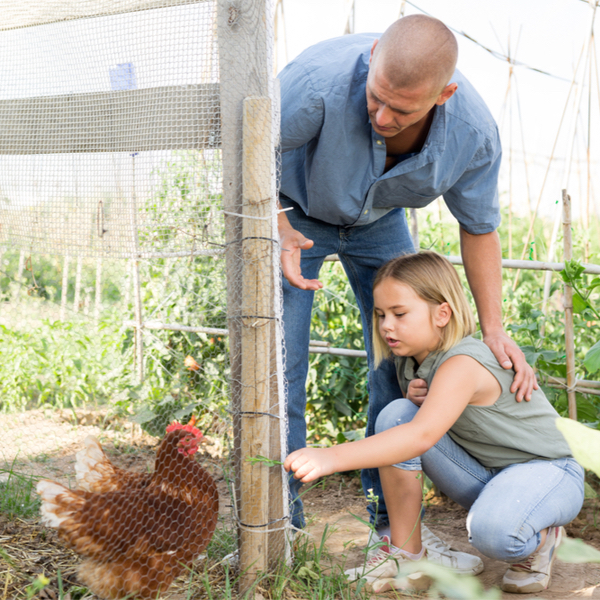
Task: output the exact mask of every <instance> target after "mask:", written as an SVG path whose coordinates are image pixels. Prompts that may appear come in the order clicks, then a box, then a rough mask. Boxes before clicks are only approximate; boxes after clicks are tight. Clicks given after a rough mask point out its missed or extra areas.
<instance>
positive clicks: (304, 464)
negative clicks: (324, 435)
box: [283, 448, 336, 483]
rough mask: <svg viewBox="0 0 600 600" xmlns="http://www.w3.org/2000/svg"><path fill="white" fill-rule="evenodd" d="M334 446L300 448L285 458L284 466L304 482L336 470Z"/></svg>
mask: <svg viewBox="0 0 600 600" xmlns="http://www.w3.org/2000/svg"><path fill="white" fill-rule="evenodd" d="M334 459H335V455H334V453H333V452H332V448H300V450H296V451H295V452H292V453H291V454H290V455H288V457H287V458H286V459H285V462H284V463H283V468H284V469H285V470H286V471H288V473H289V471H292V472H293V473H294V477H295V478H296V479H300V481H302V482H303V483H308V482H309V481H314V480H315V479H318V478H319V477H323V476H324V475H331V474H332V473H335V472H336V468H335V464H334V462H335V461H334Z"/></svg>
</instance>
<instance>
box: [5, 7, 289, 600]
mask: <svg viewBox="0 0 600 600" xmlns="http://www.w3.org/2000/svg"><path fill="white" fill-rule="evenodd" d="M5 8H6V12H5V15H6V17H7V18H6V21H5V22H4V23H3V25H2V27H0V55H1V56H2V64H3V65H6V69H5V71H3V81H4V83H3V86H2V90H0V131H1V132H2V136H0V137H1V138H2V142H0V167H1V169H0V173H1V174H0V352H1V353H2V355H3V357H4V359H3V360H2V361H1V362H2V366H1V367H0V423H1V425H0V429H1V430H2V436H1V438H0V492H1V493H0V502H1V505H0V536H1V537H2V542H3V548H5V550H3V551H2V552H1V553H0V563H2V566H3V567H4V569H3V570H4V572H5V573H6V576H7V579H6V580H5V588H4V591H5V593H6V594H8V596H7V597H19V595H24V594H25V595H26V594H27V593H30V592H32V590H33V591H34V592H35V591H36V590H38V588H40V589H41V588H42V587H44V586H46V588H47V593H50V592H51V591H52V590H54V592H52V593H58V592H59V591H60V592H61V593H62V591H63V590H64V591H67V590H69V589H71V590H75V589H76V588H77V586H80V588H77V589H82V590H87V592H80V593H87V594H92V595H89V596H88V597H95V596H94V595H93V594H95V595H96V596H97V597H100V598H121V597H125V596H127V595H130V596H132V597H133V596H135V597H138V596H139V597H141V598H142V597H148V598H155V597H156V595H157V594H158V593H160V594H161V595H162V597H165V598H168V597H179V596H177V594H179V593H181V592H182V590H183V589H186V590H187V592H186V593H192V592H193V593H195V594H202V590H204V591H206V589H205V588H207V587H208V588H210V587H211V586H212V587H214V585H217V584H215V583H214V581H213V579H214V578H215V577H216V578H217V579H218V574H219V573H221V574H222V573H223V565H227V568H228V569H230V570H233V571H234V572H236V573H238V572H242V573H243V576H242V578H241V586H242V590H244V589H248V588H249V587H250V586H251V585H252V583H253V582H254V580H255V579H256V577H257V574H258V573H259V572H264V571H267V570H268V569H269V568H271V567H272V566H273V565H274V564H276V562H277V561H279V560H281V559H285V557H286V556H288V553H289V550H287V548H288V545H287V543H286V538H285V535H284V531H285V528H286V526H287V517H286V511H287V507H286V504H287V502H286V501H285V498H286V494H287V490H286V482H285V477H284V475H283V472H282V470H281V468H280V467H279V466H269V464H270V463H265V462H264V461H263V460H254V459H256V458H257V457H261V456H262V457H267V458H269V459H273V460H275V461H278V460H280V459H281V458H282V453H283V452H284V451H285V434H286V425H285V422H286V420H285V416H284V415H285V410H284V407H285V399H284V398H285V394H284V385H283V376H282V368H281V365H282V361H283V353H284V350H283V346H282V341H281V333H280V329H281V319H280V301H279V297H278V292H277V290H278V289H279V284H278V279H277V278H278V276H279V275H278V268H277V259H276V253H277V252H278V245H277V241H276V239H274V237H275V236H274V233H273V232H274V228H273V223H274V219H275V218H276V214H275V202H274V198H275V173H276V154H275V147H276V142H277V140H276V131H277V118H278V117H277V115H278V105H277V95H276V92H275V87H274V84H273V80H272V65H271V63H270V61H271V55H272V31H271V28H272V25H270V24H271V23H272V21H273V19H272V18H271V12H272V10H273V7H272V6H271V3H270V2H265V1H263V2H256V1H248V2H245V3H232V2H221V1H218V2H217V1H192V0H163V1H156V0H120V1H118V2H115V1H113V0H110V1H109V0H106V1H101V2H97V1H95V2H89V3H88V2H86V3H80V2H60V3H59V2H56V1H54V0H45V1H44V2H40V3H36V6H34V7H24V6H23V5H22V4H19V3H16V2H15V3H9V6H7V7H5ZM34 431H35V435H33V432H34ZM249 459H251V460H249ZM36 490H37V492H36ZM40 514H41V519H40ZM32 556H34V559H32ZM38 574H43V575H44V576H45V577H46V578H47V580H43V579H39V578H38V579H34V577H35V575H38ZM213 584H214V585H213ZM36 586H37V587H36ZM190 590H191V591H190ZM73 593H74V592H73ZM11 594H12V596H11ZM194 597H196V596H194ZM199 597H200V596H199Z"/></svg>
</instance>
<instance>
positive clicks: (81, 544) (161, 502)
mask: <svg viewBox="0 0 600 600" xmlns="http://www.w3.org/2000/svg"><path fill="white" fill-rule="evenodd" d="M167 431H168V433H167V434H166V435H165V437H164V438H163V440H162V442H161V444H160V447H159V448H158V451H157V454H156V462H155V468H154V472H153V473H152V475H150V476H147V475H146V474H142V476H141V477H140V478H135V477H134V478H132V479H127V478H123V480H122V481H123V485H122V487H121V488H120V489H118V487H116V485H117V484H116V479H114V476H115V473H118V472H117V471H115V473H113V478H112V479H110V478H109V479H108V481H111V482H112V483H111V485H112V487H110V488H109V489H110V491H102V492H90V491H85V490H69V489H67V488H65V487H64V486H62V485H60V484H58V483H55V482H53V481H49V480H42V481H40V482H39V483H38V485H37V491H38V494H40V496H41V497H42V507H41V512H42V517H43V520H44V521H45V522H46V523H47V524H48V525H50V526H51V527H56V528H57V529H58V533H59V535H60V537H61V538H62V539H63V540H65V542H66V543H67V544H68V545H69V546H70V547H71V548H73V549H74V550H75V551H76V552H78V553H79V554H81V555H82V556H84V557H85V558H86V560H84V561H83V563H82V564H81V565H80V567H79V571H78V575H79V578H80V580H81V581H82V582H83V583H85V584H86V585H87V586H88V588H89V589H90V590H91V591H92V592H94V593H95V594H97V595H98V596H100V597H103V598H110V599H116V598H122V597H124V596H128V597H129V598H156V597H157V594H159V593H161V592H164V591H165V590H166V589H167V588H168V587H169V585H170V584H171V583H172V581H173V579H175V577H177V576H178V575H180V574H182V573H183V572H184V571H185V570H186V567H189V566H191V565H192V563H193V561H194V559H195V558H197V557H198V556H199V555H200V554H201V553H202V551H203V550H204V549H205V548H206V546H207V545H208V542H209V541H210V538H211V537H212V534H213V531H214V529H215V527H216V524H217V517H218V509H219V498H218V493H217V487H216V485H215V483H214V481H213V479H212V477H211V476H210V475H209V474H208V473H207V472H206V471H205V470H204V469H203V468H202V467H200V465H199V464H198V463H197V462H196V461H195V460H194V459H193V458H192V456H193V454H194V453H195V452H196V451H197V449H198V441H199V439H200V437H201V436H202V434H201V433H200V432H199V431H198V430H197V429H196V428H195V427H192V426H190V425H185V426H181V425H179V424H177V425H171V426H169V428H167ZM107 460H108V459H107ZM98 481H99V480H98ZM97 483H98V482H97V481H96V484H97Z"/></svg>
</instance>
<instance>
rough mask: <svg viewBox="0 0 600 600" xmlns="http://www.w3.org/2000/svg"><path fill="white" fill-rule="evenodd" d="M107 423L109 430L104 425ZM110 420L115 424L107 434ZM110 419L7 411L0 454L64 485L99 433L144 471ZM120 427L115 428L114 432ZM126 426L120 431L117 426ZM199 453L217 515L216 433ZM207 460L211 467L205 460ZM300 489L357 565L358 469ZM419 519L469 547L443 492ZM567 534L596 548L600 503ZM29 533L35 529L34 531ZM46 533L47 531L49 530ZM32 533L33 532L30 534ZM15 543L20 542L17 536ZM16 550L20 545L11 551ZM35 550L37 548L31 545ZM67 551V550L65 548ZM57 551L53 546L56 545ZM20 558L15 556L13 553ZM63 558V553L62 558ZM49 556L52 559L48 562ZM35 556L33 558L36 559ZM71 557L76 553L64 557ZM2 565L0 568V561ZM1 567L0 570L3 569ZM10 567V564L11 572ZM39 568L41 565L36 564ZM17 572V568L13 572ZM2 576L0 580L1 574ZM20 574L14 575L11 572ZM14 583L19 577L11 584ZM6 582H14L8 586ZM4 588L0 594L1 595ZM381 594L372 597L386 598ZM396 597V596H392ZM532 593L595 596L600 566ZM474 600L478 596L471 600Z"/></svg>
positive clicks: (24, 524) (139, 438) (342, 558)
mask: <svg viewBox="0 0 600 600" xmlns="http://www.w3.org/2000/svg"><path fill="white" fill-rule="evenodd" d="M107 425H108V426H109V430H108V431H107V430H106V427H107ZM111 425H114V429H113V431H112V432H111V431H110V429H111ZM117 425H118V424H117V423H114V424H111V423H110V419H107V416H106V415H105V414H103V413H100V412H99V411H89V412H84V411H78V413H77V414H76V413H74V411H52V412H43V411H41V410H40V411H29V412H27V413H18V414H13V415H0V431H2V432H3V435H2V445H3V451H4V452H3V454H6V453H7V452H8V453H9V454H10V451H11V450H14V452H15V456H12V457H11V456H3V457H2V458H3V459H4V460H8V462H9V464H10V463H11V462H12V460H14V463H13V467H14V468H15V470H21V469H22V470H23V471H24V472H28V473H30V474H32V475H37V476H42V477H49V478H52V479H55V480H56V481H61V482H62V483H65V484H67V485H68V484H69V483H71V484H72V483H73V479H74V478H73V474H74V468H73V467H74V462H75V460H74V459H75V456H74V455H75V453H76V452H77V451H78V450H80V449H81V447H82V445H83V444H82V442H83V439H84V438H85V436H86V435H89V434H91V435H96V436H99V437H100V438H101V439H102V440H103V443H106V446H109V447H110V446H112V444H111V443H110V442H111V440H112V441H113V443H115V444H116V445H115V446H114V447H112V448H107V450H109V452H110V455H111V459H112V460H114V461H115V463H116V464H118V466H120V467H124V468H127V469H131V470H134V471H145V470H147V469H148V468H149V467H150V468H151V465H152V464H153V462H154V452H155V450H154V446H155V444H156V439H155V438H150V437H149V436H146V435H145V434H142V433H141V431H139V428H138V430H137V432H136V431H134V430H132V429H131V430H129V431H128V430H127V428H128V427H130V426H127V427H126V428H121V427H118V426H117ZM119 429H120V432H119V433H117V432H118V431H119ZM123 429H125V431H123ZM23 438H25V439H28V440H30V441H31V448H30V450H31V456H30V457H28V459H25V460H20V459H21V456H19V453H18V451H17V450H16V449H17V448H18V447H19V446H20V445H21V444H20V443H19V442H22V440H23ZM201 450H202V454H203V455H204V459H203V462H204V461H206V462H204V464H205V465H206V466H207V467H208V468H209V470H211V471H212V472H213V473H214V475H215V478H216V480H217V484H218V486H219V492H220V495H221V513H222V514H223V516H225V515H226V513H228V512H229V510H230V502H229V497H228V492H227V486H226V484H225V482H224V480H223V478H222V475H220V471H221V468H220V467H222V462H223V456H224V453H225V452H224V448H223V447H222V445H221V443H220V441H219V439H218V438H213V439H211V437H210V436H206V443H205V444H203V445H202V447H201ZM211 463H212V468H211V466H210V464H211ZM592 484H593V485H594V487H595V488H596V489H597V491H600V485H598V482H597V481H595V482H592ZM306 488H307V489H306V491H305V493H304V494H303V499H304V502H305V512H306V515H307V529H306V530H305V531H306V532H307V533H306V535H308V536H310V537H311V538H312V539H313V540H314V542H315V544H317V546H318V545H319V544H320V543H321V540H322V539H323V536H324V535H325V538H326V545H327V548H328V551H329V553H330V555H331V558H332V560H333V561H334V562H335V563H337V564H339V565H340V566H341V567H342V568H349V567H352V566H356V565H358V564H359V563H360V562H361V560H362V559H363V557H364V553H363V552H362V549H363V548H364V546H365V544H366V541H367V538H368V531H369V530H368V527H367V526H366V524H365V523H364V522H361V519H362V520H363V521H366V520H367V519H368V516H367V511H366V502H365V499H364V496H363V493H362V489H361V486H360V479H359V477H358V476H357V474H341V475H334V476H331V477H328V478H325V479H323V480H321V481H320V482H318V483H317V484H316V485H313V486H312V487H310V488H309V487H308V486H306ZM426 504H427V507H426V512H425V519H424V522H425V523H426V524H427V525H428V526H429V528H430V529H431V530H432V531H433V532H434V533H435V534H436V535H438V536H439V537H441V538H442V539H443V540H445V541H446V542H448V543H450V544H451V545H452V546H453V547H455V548H456V549H458V550H462V551H466V552H473V553H475V554H477V552H476V551H475V550H473V549H472V548H471V547H470V545H469V543H468V541H467V533H466V528H465V520H466V511H465V510H464V509H462V508H461V507H460V506H458V505H457V504H455V503H454V502H452V501H451V500H449V499H448V498H445V497H433V498H430V499H428V500H427V502H426ZM1 517H2V516H1V515H0V539H1V540H3V542H4V541H6V540H13V539H14V540H15V541H16V540H22V539H25V538H29V537H31V536H32V535H33V533H36V535H37V534H39V533H40V532H39V531H37V530H38V529H40V531H41V528H40V526H39V525H38V524H37V521H38V519H34V520H33V522H30V521H26V520H21V519H16V520H15V519H7V518H5V517H4V518H1ZM567 531H568V534H569V536H571V537H579V538H582V539H583V540H585V541H586V542H587V543H589V544H591V545H593V546H594V547H596V548H598V549H600V501H599V500H586V503H585V505H584V508H583V510H582V511H581V513H580V514H579V516H578V517H577V519H576V520H575V521H574V522H573V523H571V524H570V525H569V526H568V527H567ZM32 532H33V533H32ZM50 535H51V534H50ZM34 537H35V536H34ZM54 537H55V536H52V535H51V538H52V539H48V540H47V542H48V543H47V544H45V545H46V546H48V547H49V548H50V549H52V546H53V544H55V543H56V541H54ZM15 543H17V544H19V543H20V542H18V541H16V542H15ZM17 549H18V548H17ZM22 550H23V552H22V553H23V564H22V565H21V566H20V569H21V571H22V573H21V574H22V575H23V577H25V578H26V579H27V580H28V581H32V578H33V576H34V575H35V574H36V573H38V572H40V568H41V565H42V563H45V562H48V566H50V564H51V563H53V562H54V559H53V558H52V557H51V556H50V557H48V560H47V561H46V560H45V559H44V560H42V558H39V557H38V558H39V560H40V561H41V562H40V564H39V565H38V564H33V563H34V562H35V561H33V562H32V560H31V557H29V558H28V557H27V556H26V554H27V548H25V547H23V548H22ZM36 552H37V554H40V550H39V548H38V549H37V550H36ZM69 552H70V551H69ZM54 553H55V554H56V546H54ZM19 556H20V555H19ZM480 556H481V555H480ZM65 558H68V557H65ZM481 558H482V560H483V562H484V564H485V570H484V571H483V573H482V574H481V575H479V579H480V580H481V582H482V584H483V585H484V587H485V588H489V587H492V586H498V585H499V584H500V581H501V579H502V575H503V573H504V571H505V569H506V565H505V564H503V563H500V562H498V561H493V560H490V559H488V558H486V557H484V556H481ZM51 559H52V560H51ZM36 560H37V559H36ZM69 560H70V562H76V561H77V557H76V556H75V555H73V556H72V558H70V559H69ZM0 563H2V560H0ZM5 566H6V565H5ZM1 570H2V569H0V571H1ZM9 570H10V569H9ZM42 570H45V569H42ZM15 573H16V571H15ZM0 579H2V577H0ZM17 579H20V577H17ZM14 584H15V585H16V584H17V581H15V582H14ZM3 587H4V589H3V590H2V589H0V598H11V597H13V596H11V593H10V591H8V595H7V590H8V584H7V582H5V585H4V586H3ZM11 587H12V586H11ZM2 592H4V594H3V593H2ZM385 596H386V594H382V595H380V596H378V597H385ZM390 597H394V598H398V596H397V595H394V596H390ZM533 597H534V596H533V595H516V594H505V595H504V596H503V600H509V599H511V600H518V599H519V598H529V599H530V600H533ZM535 598H544V599H556V600H559V599H561V600H562V599H567V598H569V599H571V598H598V599H599V600H600V565H597V564H589V565H587V564H584V565H573V564H566V563H563V562H560V561H557V562H556V563H555V568H554V574H553V581H552V586H551V589H550V590H548V591H545V592H542V593H539V594H537V595H535ZM473 600H477V599H473Z"/></svg>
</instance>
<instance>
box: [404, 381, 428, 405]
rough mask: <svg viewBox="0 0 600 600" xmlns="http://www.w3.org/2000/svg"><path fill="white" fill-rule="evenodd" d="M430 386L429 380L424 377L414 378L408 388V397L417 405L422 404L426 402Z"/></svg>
mask: <svg viewBox="0 0 600 600" xmlns="http://www.w3.org/2000/svg"><path fill="white" fill-rule="evenodd" d="M428 391H429V388H428V387H427V382H426V381H425V380H424V379H413V380H411V382H410V383H409V384H408V390H407V392H406V397H407V398H408V399H409V400H410V401H411V402H412V403H413V404H416V405H417V406H421V404H423V402H425V398H427V392H428Z"/></svg>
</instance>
